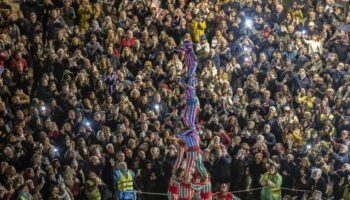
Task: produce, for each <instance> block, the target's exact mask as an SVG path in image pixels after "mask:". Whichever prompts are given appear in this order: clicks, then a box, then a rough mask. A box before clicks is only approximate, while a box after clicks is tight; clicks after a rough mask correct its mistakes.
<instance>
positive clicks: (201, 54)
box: [195, 35, 210, 69]
mask: <svg viewBox="0 0 350 200" xmlns="http://www.w3.org/2000/svg"><path fill="white" fill-rule="evenodd" d="M209 51H210V45H209V43H208V40H207V36H206V35H201V39H200V42H199V43H197V44H196V47H195V52H196V54H197V56H198V61H199V63H198V68H199V69H202V66H203V65H204V60H205V58H206V57H207V56H208V55H209Z"/></svg>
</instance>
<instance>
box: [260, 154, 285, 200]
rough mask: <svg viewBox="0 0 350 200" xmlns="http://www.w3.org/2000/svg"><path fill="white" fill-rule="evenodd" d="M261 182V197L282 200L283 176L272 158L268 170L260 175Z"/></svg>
mask: <svg viewBox="0 0 350 200" xmlns="http://www.w3.org/2000/svg"><path fill="white" fill-rule="evenodd" d="M259 182H260V184H261V185H262V186H263V188H262V190H261V193H260V199H262V200H281V199H282V195H281V185H282V176H281V175H280V174H279V173H278V164H277V163H275V162H274V161H271V160H270V163H269V167H268V172H266V173H264V174H263V175H261V177H260V181H259Z"/></svg>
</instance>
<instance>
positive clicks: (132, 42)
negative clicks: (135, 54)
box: [121, 37, 136, 48]
mask: <svg viewBox="0 0 350 200" xmlns="http://www.w3.org/2000/svg"><path fill="white" fill-rule="evenodd" d="M121 45H122V47H123V48H124V47H129V48H132V47H134V46H135V45H136V38H134V37H133V38H131V39H129V38H123V39H122V43H121Z"/></svg>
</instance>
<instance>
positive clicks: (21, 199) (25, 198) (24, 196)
mask: <svg viewBox="0 0 350 200" xmlns="http://www.w3.org/2000/svg"><path fill="white" fill-rule="evenodd" d="M32 199H33V196H32V195H31V194H30V193H29V187H28V185H27V184H23V185H21V186H20V187H19V192H18V196H17V198H16V200H32Z"/></svg>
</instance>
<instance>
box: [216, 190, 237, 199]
mask: <svg viewBox="0 0 350 200" xmlns="http://www.w3.org/2000/svg"><path fill="white" fill-rule="evenodd" d="M213 200H233V195H232V194H231V193H230V192H227V193H226V196H223V194H222V193H221V192H218V193H215V194H214V196H213Z"/></svg>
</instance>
